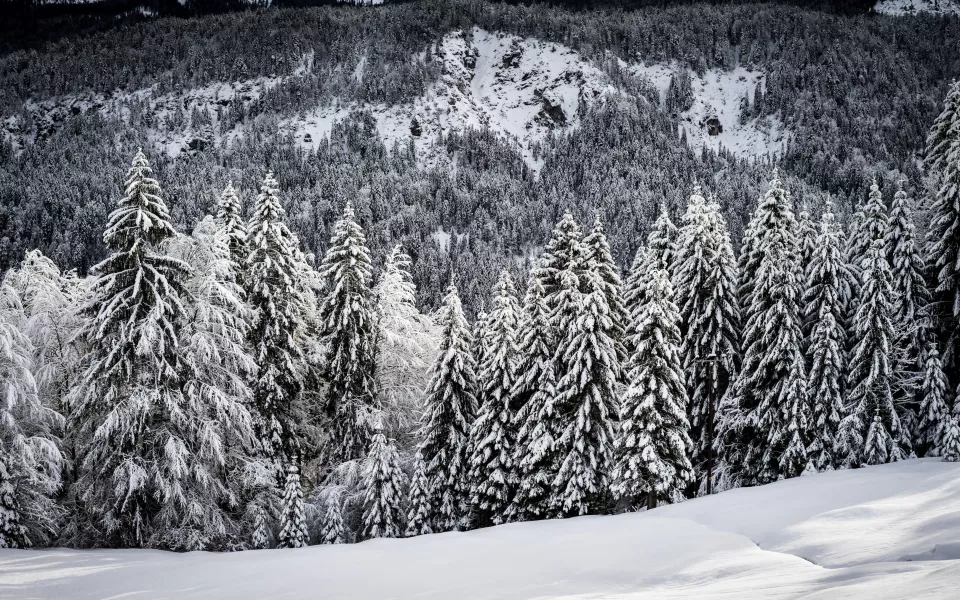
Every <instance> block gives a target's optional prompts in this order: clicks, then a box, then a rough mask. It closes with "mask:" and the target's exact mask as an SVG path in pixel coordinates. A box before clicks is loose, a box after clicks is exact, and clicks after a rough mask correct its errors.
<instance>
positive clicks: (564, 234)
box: [534, 212, 585, 311]
mask: <svg viewBox="0 0 960 600" xmlns="http://www.w3.org/2000/svg"><path fill="white" fill-rule="evenodd" d="M584 252H585V250H584V248H583V232H582V231H581V229H580V225H578V224H577V222H576V221H575V220H574V218H573V215H571V214H570V213H569V212H565V213H563V216H562V217H561V219H560V221H559V222H558V223H557V225H556V227H554V228H553V233H552V234H551V236H550V240H549V241H548V242H547V245H546V247H545V248H544V251H543V256H542V257H541V258H540V262H539V264H538V266H537V268H536V270H535V271H534V277H536V278H537V279H539V280H540V284H541V285H542V286H543V292H544V297H545V298H546V299H547V306H548V307H549V308H550V310H551V311H554V310H556V307H557V304H558V301H559V299H558V297H557V294H558V293H560V277H561V275H562V273H563V272H564V271H566V270H567V269H569V268H570V265H572V264H574V263H576V264H577V265H579V266H578V268H581V267H582V264H581V263H582V262H583V261H582V259H583V255H584Z"/></svg>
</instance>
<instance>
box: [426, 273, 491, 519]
mask: <svg viewBox="0 0 960 600" xmlns="http://www.w3.org/2000/svg"><path fill="white" fill-rule="evenodd" d="M440 323H441V326H442V328H443V337H442V339H441V342H440V349H439V352H438V355H437V360H436V363H435V364H434V366H433V371H432V376H431V379H430V385H429V386H428V387H427V393H426V399H425V402H424V410H425V414H424V423H423V430H422V434H421V439H422V441H421V443H420V452H421V453H422V454H423V460H424V463H425V464H426V473H427V481H428V482H429V489H430V507H431V518H430V527H431V528H432V529H433V530H434V531H436V532H443V531H450V530H454V529H458V528H459V527H461V526H462V525H463V519H464V518H465V514H464V508H465V504H466V501H467V492H468V488H467V474H468V470H467V469H468V465H467V442H468V436H469V433H470V426H471V424H472V423H473V420H474V417H475V415H476V412H477V396H476V393H477V392H476V390H477V381H476V367H475V365H474V361H473V356H472V355H471V353H470V346H471V342H472V340H471V335H470V328H469V326H468V324H467V320H466V318H465V317H464V316H463V309H462V308H461V305H460V297H459V296H458V295H457V288H456V287H454V286H453V285H451V286H450V287H449V288H448V290H447V295H446V297H445V298H444V300H443V310H442V312H441V315H440Z"/></svg>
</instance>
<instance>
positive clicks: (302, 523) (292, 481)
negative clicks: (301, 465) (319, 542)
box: [277, 465, 310, 548]
mask: <svg viewBox="0 0 960 600" xmlns="http://www.w3.org/2000/svg"><path fill="white" fill-rule="evenodd" d="M309 540H310V535H309V534H308V533H307V519H306V516H305V515H304V512H303V487H302V486H301V484H300V469H298V468H297V466H296V465H288V466H287V478H286V482H285V483H284V486H283V508H282V510H281V512H280V539H279V543H278V544H277V547H278V548H303V547H304V546H306V545H307V542H308V541H309Z"/></svg>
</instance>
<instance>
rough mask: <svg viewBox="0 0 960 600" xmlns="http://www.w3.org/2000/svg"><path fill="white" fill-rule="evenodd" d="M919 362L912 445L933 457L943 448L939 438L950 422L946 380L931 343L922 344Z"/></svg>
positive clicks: (936, 352) (937, 352) (933, 342)
mask: <svg viewBox="0 0 960 600" xmlns="http://www.w3.org/2000/svg"><path fill="white" fill-rule="evenodd" d="M930 337H931V338H932V336H930ZM922 362H923V381H922V382H921V383H920V398H921V399H922V400H921V402H920V409H919V411H918V416H919V420H918V424H917V434H916V437H915V439H914V444H915V446H916V447H917V448H918V449H920V450H925V452H923V454H924V455H926V456H937V455H938V454H939V453H941V452H942V451H943V448H944V440H943V436H944V433H945V432H946V426H947V424H948V422H949V420H950V408H949V406H948V405H947V377H946V375H945V374H944V372H943V363H942V362H941V360H940V352H939V351H938V350H937V343H936V341H935V340H933V339H928V340H927V341H926V343H925V345H924V351H923V358H922Z"/></svg>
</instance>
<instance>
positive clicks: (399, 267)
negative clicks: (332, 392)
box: [373, 245, 440, 445]
mask: <svg viewBox="0 0 960 600" xmlns="http://www.w3.org/2000/svg"><path fill="white" fill-rule="evenodd" d="M373 295H374V298H375V299H376V310H377V340H376V344H375V348H376V384H377V389H378V391H379V393H380V402H381V405H382V407H383V423H384V429H385V433H386V434H387V435H393V436H394V437H395V439H397V443H398V444H400V445H409V444H410V443H413V440H412V430H413V429H414V426H415V425H416V423H415V419H416V415H417V414H418V412H419V410H420V402H421V401H422V400H423V392H424V390H425V389H426V387H427V383H429V375H430V363H431V361H433V357H434V356H435V355H436V352H437V344H438V341H439V338H440V335H439V329H438V328H437V326H436V324H435V323H434V322H433V321H432V320H431V319H430V318H429V317H427V316H426V315H423V314H421V313H420V311H419V310H418V309H417V306H416V299H415V297H416V287H415V286H414V284H413V278H412V277H411V275H410V257H409V256H408V255H407V254H406V253H405V252H404V251H403V248H402V247H401V246H399V245H397V246H394V247H393V249H391V251H390V252H389V253H388V254H387V259H386V262H385V263H384V266H383V271H382V273H381V274H380V280H379V281H378V282H377V285H376V286H375V287H374V290H373ZM405 442H407V443H406V444H405Z"/></svg>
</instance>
